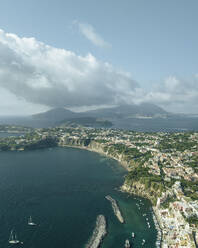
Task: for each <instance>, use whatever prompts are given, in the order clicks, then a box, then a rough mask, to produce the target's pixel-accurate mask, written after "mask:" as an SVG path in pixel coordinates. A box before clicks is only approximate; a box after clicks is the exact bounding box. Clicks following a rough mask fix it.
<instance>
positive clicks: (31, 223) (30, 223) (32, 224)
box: [28, 216, 36, 226]
mask: <svg viewBox="0 0 198 248" xmlns="http://www.w3.org/2000/svg"><path fill="white" fill-rule="evenodd" d="M28 225H29V226H36V223H34V222H33V221H32V216H30V217H29V219H28Z"/></svg>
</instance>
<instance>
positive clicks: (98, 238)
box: [85, 215, 107, 248]
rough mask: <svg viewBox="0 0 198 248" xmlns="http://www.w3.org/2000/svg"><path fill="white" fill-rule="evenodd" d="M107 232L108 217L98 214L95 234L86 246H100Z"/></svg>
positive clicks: (93, 247)
mask: <svg viewBox="0 0 198 248" xmlns="http://www.w3.org/2000/svg"><path fill="white" fill-rule="evenodd" d="M106 234H107V230H106V219H105V216H104V215H98V216H97V219H96V226H95V229H94V231H93V234H92V236H91V238H90V240H89V241H88V243H87V245H86V246H85V247H86V248H98V247H99V246H100V244H101V242H102V240H103V238H104V236H105V235H106Z"/></svg>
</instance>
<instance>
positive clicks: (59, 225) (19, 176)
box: [0, 148, 156, 248]
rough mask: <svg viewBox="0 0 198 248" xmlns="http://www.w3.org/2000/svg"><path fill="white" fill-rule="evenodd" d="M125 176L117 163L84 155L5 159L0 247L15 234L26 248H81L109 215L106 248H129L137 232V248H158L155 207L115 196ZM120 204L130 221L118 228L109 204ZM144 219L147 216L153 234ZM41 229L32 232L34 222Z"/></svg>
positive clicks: (50, 152) (1, 158)
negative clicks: (152, 210) (100, 220)
mask: <svg viewBox="0 0 198 248" xmlns="http://www.w3.org/2000/svg"><path fill="white" fill-rule="evenodd" d="M124 175H125V170H124V169H123V168H122V167H121V166H120V165H119V164H118V163H117V162H116V161H114V160H111V159H107V158H105V157H103V156H100V155H99V154H96V153H92V152H89V151H85V150H80V149H72V148H54V149H45V150H36V151H28V152H1V153H0V223H1V224H0V247H1V248H4V247H5V248H6V247H12V246H11V245H9V243H8V238H9V234H10V231H11V229H15V230H16V232H17V234H18V238H19V239H20V240H21V241H23V242H24V244H23V245H18V246H17V247H24V248H56V247H57V248H58V247H59V248H61V247H68V248H81V247H84V246H85V244H86V243H87V241H88V239H89V237H90V236H91V234H92V231H93V229H94V227H95V221H96V217H97V215H99V214H104V215H105V216H106V218H107V222H108V235H107V236H106V237H105V239H104V242H103V244H102V248H119V247H124V241H125V239H126V238H129V239H130V241H131V232H135V234H136V237H135V239H134V243H133V247H137V248H139V247H141V241H142V239H143V238H144V239H145V240H146V244H145V246H144V247H149V248H152V247H155V245H154V244H155V239H156V231H155V228H154V225H153V221H152V218H151V213H150V206H151V205H150V203H149V202H148V201H147V200H143V199H142V203H143V205H141V208H140V210H139V209H138V207H137V205H136V204H137V203H139V201H140V198H134V197H132V196H130V197H129V195H128V194H125V193H121V192H119V191H117V190H116V188H118V187H119V186H120V185H121V184H122V183H123V177H124ZM107 194H110V195H111V196H112V197H113V198H115V199H116V200H117V201H118V203H119V205H120V209H121V211H122V213H123V216H124V218H125V220H126V223H125V224H121V223H119V222H118V220H117V218H116V217H115V216H114V214H113V211H112V208H111V205H110V202H109V201H107V200H106V199H105V196H106V195H107ZM143 213H146V214H147V217H148V218H149V222H150V223H151V228H150V229H148V227H147V224H146V220H145V217H143ZM30 215H31V216H32V218H33V220H34V221H35V222H36V223H37V224H38V225H37V226H32V227H31V226H28V225H27V220H28V217H29V216H30Z"/></svg>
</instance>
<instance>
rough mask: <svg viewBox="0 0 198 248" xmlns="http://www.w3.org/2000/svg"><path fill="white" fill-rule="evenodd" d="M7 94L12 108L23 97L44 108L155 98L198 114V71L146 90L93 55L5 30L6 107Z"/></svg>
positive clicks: (1, 66)
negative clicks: (79, 53)
mask: <svg viewBox="0 0 198 248" xmlns="http://www.w3.org/2000/svg"><path fill="white" fill-rule="evenodd" d="M5 92H7V93H6V94H7V95H8V96H9V97H10V98H9V99H8V100H7V101H10V102H9V104H8V105H9V106H11V104H12V103H13V106H14V105H15V103H17V99H18V98H20V104H19V106H22V105H23V103H27V106H29V107H28V108H27V109H30V110H31V109H32V108H31V106H30V103H32V104H37V105H35V106H37V109H41V108H42V106H48V107H77V108H78V107H82V106H88V107H89V106H101V105H116V104H122V103H129V104H132V103H141V102H150V103H155V104H157V105H160V106H162V107H164V108H165V109H166V110H169V111H175V112H188V113H193V112H194V113H198V111H197V109H198V75H197V74H195V75H194V76H193V77H192V78H190V79H185V80H184V79H179V78H177V77H175V76H170V77H167V78H166V79H165V80H164V81H163V82H160V83H157V84H156V85H154V86H153V87H151V88H150V90H149V91H146V90H144V89H143V88H141V87H140V85H139V84H138V83H137V82H136V81H135V80H134V79H133V78H132V77H131V75H130V74H129V73H127V72H123V71H119V70H117V69H116V68H114V67H113V66H112V65H110V64H109V63H104V62H101V61H99V60H97V59H96V58H95V57H94V56H93V55H91V54H88V55H87V56H79V55H77V54H75V53H74V52H72V51H68V50H65V49H58V48H55V47H52V46H48V45H46V44H44V43H42V42H39V41H37V40H36V39H35V38H20V37H18V36H17V35H15V34H10V33H6V32H4V31H3V30H0V106H3V105H5V101H6V99H5ZM8 92H9V94H8ZM12 96H16V97H15V99H14V100H13V97H12ZM6 98H7V97H6ZM12 101H13V102H12ZM24 101H25V102H24ZM0 114H1V113H0Z"/></svg>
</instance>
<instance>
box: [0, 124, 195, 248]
mask: <svg viewBox="0 0 198 248" xmlns="http://www.w3.org/2000/svg"><path fill="white" fill-rule="evenodd" d="M15 129H16V130H17V127H16V128H13V127H10V128H9V127H7V128H5V127H4V129H3V130H6V131H9V130H11V131H12V132H13V131H16V130H15ZM18 130H20V131H21V132H22V131H23V132H24V134H23V135H22V136H9V137H6V138H0V150H1V151H8V150H10V151H15V150H16V151H24V150H30V149H31V150H32V149H41V148H46V147H55V146H70V147H78V148H82V149H88V150H91V151H95V152H99V153H101V154H103V155H105V156H108V157H111V158H113V159H116V160H118V161H119V162H120V163H121V164H122V165H123V166H124V167H125V168H126V169H127V171H128V173H127V175H126V177H125V182H124V185H122V187H121V190H123V191H127V192H129V193H132V194H134V195H139V196H142V197H146V198H148V199H149V200H150V201H151V202H152V205H153V211H154V214H155V217H156V219H157V222H158V224H159V228H160V230H159V231H160V232H161V237H162V240H161V247H163V248H169V247H171V248H176V247H189V248H190V247H196V242H197V241H198V133H197V132H177V133H162V132H161V133H145V132H141V133H140V132H134V131H129V130H121V129H104V128H99V129H96V128H91V127H83V126H78V125H70V126H65V125H63V126H59V127H53V128H39V129H27V128H24V129H18Z"/></svg>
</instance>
